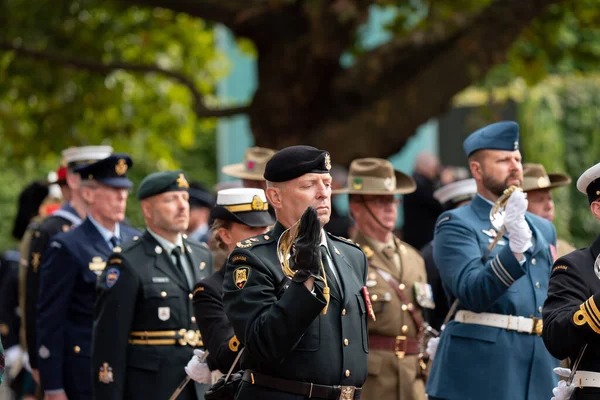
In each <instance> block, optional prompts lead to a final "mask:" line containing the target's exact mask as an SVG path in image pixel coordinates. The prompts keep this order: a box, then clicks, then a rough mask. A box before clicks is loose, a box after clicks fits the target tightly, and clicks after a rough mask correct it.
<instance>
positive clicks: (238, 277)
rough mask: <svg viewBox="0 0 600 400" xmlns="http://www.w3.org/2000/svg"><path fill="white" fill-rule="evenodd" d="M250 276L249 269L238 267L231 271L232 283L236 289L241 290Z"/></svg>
mask: <svg viewBox="0 0 600 400" xmlns="http://www.w3.org/2000/svg"><path fill="white" fill-rule="evenodd" d="M249 276H250V267H239V268H236V269H235V270H234V271H233V281H234V282H235V286H237V288H238V289H243V288H244V286H246V283H247V282H248V277H249Z"/></svg>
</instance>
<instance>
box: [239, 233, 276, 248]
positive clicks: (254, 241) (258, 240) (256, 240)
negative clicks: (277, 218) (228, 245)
mask: <svg viewBox="0 0 600 400" xmlns="http://www.w3.org/2000/svg"><path fill="white" fill-rule="evenodd" d="M273 240H274V238H273V237H272V236H271V235H269V234H264V235H258V236H254V237H251V238H249V239H246V240H242V241H241V242H237V243H236V245H235V246H236V247H237V248H238V249H247V248H249V247H253V246H259V245H261V244H267V243H271V242H272V241H273Z"/></svg>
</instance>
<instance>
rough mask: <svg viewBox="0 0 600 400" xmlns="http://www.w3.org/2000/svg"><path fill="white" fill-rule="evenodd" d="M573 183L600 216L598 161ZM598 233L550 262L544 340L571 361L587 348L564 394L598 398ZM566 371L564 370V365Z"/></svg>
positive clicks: (594, 213) (599, 351) (559, 355)
mask: <svg viewBox="0 0 600 400" xmlns="http://www.w3.org/2000/svg"><path fill="white" fill-rule="evenodd" d="M577 189H579V191H580V192H582V193H584V194H586V195H587V197H588V201H589V203H590V211H591V213H592V216H593V217H594V218H596V219H597V220H599V221H600V164H596V165H594V166H593V167H591V168H589V169H588V170H587V171H585V172H584V173H583V174H582V175H581V177H580V178H579V180H578V181H577ZM599 306H600V236H598V237H597V238H596V240H595V241H594V242H593V243H592V244H591V246H590V247H586V248H583V249H579V250H575V251H573V252H572V253H569V254H567V255H565V256H563V257H561V258H559V259H558V260H556V262H554V266H553V267H552V275H551V276H550V285H549V286H548V298H547V299H546V302H545V303H544V335H543V336H544V343H545V344H546V347H547V348H548V350H549V351H550V353H552V354H553V355H554V356H556V357H557V358H560V359H563V358H569V359H570V361H571V363H574V362H575V360H577V359H578V357H579V354H580V353H581V351H582V349H583V348H584V347H586V346H587V347H586V348H585V351H584V352H583V355H582V357H581V362H580V364H579V367H578V368H577V371H576V373H575V376H574V379H573V384H572V386H569V387H568V388H566V387H565V386H566V385H565V383H563V381H561V382H560V385H561V387H562V388H561V391H563V390H564V391H566V392H567V393H564V392H563V397H559V396H558V393H555V395H557V399H560V398H562V399H567V398H569V395H570V394H571V393H570V392H572V391H573V390H574V391H575V394H574V397H572V398H573V399H576V400H587V399H597V398H598V397H599V396H600V358H599V357H598V354H600V346H599V345H598V338H599V337H600V311H599V310H600V309H599ZM567 374H568V371H567Z"/></svg>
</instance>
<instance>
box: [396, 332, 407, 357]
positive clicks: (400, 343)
mask: <svg viewBox="0 0 600 400" xmlns="http://www.w3.org/2000/svg"><path fill="white" fill-rule="evenodd" d="M407 349H408V341H407V340H406V336H396V343H394V352H395V353H396V357H398V359H400V360H402V359H403V358H404V356H405V355H406V350H407Z"/></svg>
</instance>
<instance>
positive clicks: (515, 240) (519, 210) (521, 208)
mask: <svg viewBox="0 0 600 400" xmlns="http://www.w3.org/2000/svg"><path fill="white" fill-rule="evenodd" d="M527 205H528V201H527V195H526V194H525V193H523V192H521V191H520V190H518V191H515V192H514V193H513V194H512V195H511V196H510V197H509V199H508V202H507V203H506V207H505V208H504V226H505V227H506V232H508V239H509V241H508V245H509V246H510V249H511V250H512V251H513V253H524V252H525V250H527V249H528V248H529V247H530V246H531V229H529V225H527V221H525V212H526V211H527Z"/></svg>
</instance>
